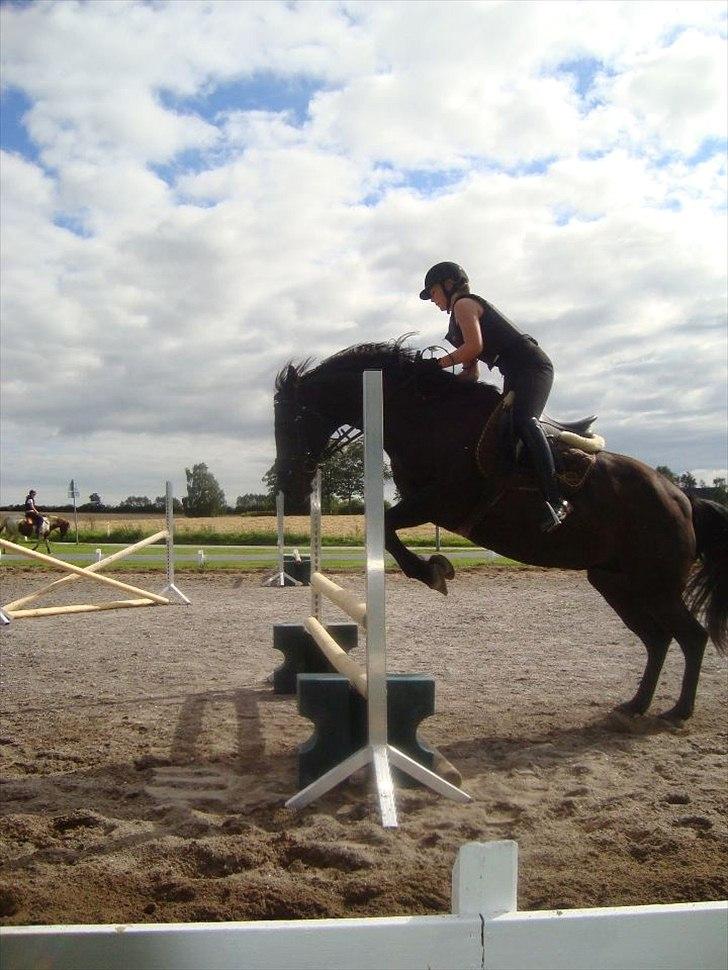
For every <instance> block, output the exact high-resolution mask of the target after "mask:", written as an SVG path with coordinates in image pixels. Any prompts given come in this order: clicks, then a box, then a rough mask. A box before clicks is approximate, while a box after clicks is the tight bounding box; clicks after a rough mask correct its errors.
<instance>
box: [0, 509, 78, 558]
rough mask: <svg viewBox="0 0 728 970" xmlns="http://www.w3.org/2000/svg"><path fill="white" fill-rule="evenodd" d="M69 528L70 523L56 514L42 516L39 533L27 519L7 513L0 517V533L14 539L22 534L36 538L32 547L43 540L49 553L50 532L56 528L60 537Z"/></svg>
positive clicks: (36, 546) (28, 537)
mask: <svg viewBox="0 0 728 970" xmlns="http://www.w3.org/2000/svg"><path fill="white" fill-rule="evenodd" d="M70 528H71V523H70V522H69V521H68V520H67V519H62V518H60V517H59V516H57V515H51V516H45V515H44V516H43V522H42V524H41V527H40V534H38V533H36V531H35V526H34V524H33V523H32V522H30V521H29V520H28V519H11V518H10V516H9V515H4V516H2V518H0V535H1V534H2V533H3V532H5V533H7V535H10V536H13V537H14V538H16V539H17V538H19V537H20V536H24V537H25V538H26V539H37V540H38V541H37V542H36V544H35V545H34V546H33V549H37V548H38V546H39V545H40V544H41V542H44V543H45V547H46V549H47V551H48V552H49V553H50V551H51V546H50V541H49V537H50V535H51V533H52V532H55V531H56V530H58V532H59V533H60V535H61V538H63V537H64V536H65V534H66V533H67V532H68V530H69V529H70Z"/></svg>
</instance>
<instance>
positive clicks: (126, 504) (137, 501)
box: [120, 495, 152, 509]
mask: <svg viewBox="0 0 728 970" xmlns="http://www.w3.org/2000/svg"><path fill="white" fill-rule="evenodd" d="M151 504H152V503H151V501H150V500H149V499H148V498H147V496H146V495H128V496H127V497H126V498H125V499H124V501H123V502H121V503H120V507H121V508H127V509H146V508H149V506H150V505H151Z"/></svg>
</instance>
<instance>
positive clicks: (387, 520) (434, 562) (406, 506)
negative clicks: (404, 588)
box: [384, 497, 455, 596]
mask: <svg viewBox="0 0 728 970" xmlns="http://www.w3.org/2000/svg"><path fill="white" fill-rule="evenodd" d="M431 515H432V508H431V507H429V506H428V504H427V503H426V502H425V501H423V499H422V497H419V498H414V499H403V500H402V501H401V502H398V503H397V505H393V506H392V508H391V509H387V510H386V511H385V513H384V545H385V548H386V550H387V552H388V553H389V554H390V555H391V556H392V557H393V558H394V559H395V561H396V563H397V565H398V566H399V568H400V569H401V570H402V572H403V573H404V574H405V576H409V577H410V579H419V580H420V582H422V583H424V584H425V586H429V587H430V589H436V590H437V591H438V592H440V593H442V594H443V595H444V596H447V580H448V579H452V578H453V577H454V576H455V570H454V569H453V568H452V563H451V562H450V560H449V559H446V558H445V556H440V555H435V556H429V557H428V558H427V559H423V558H422V556H418V555H416V553H414V552H412V551H411V550H410V549H408V548H407V546H405V545H404V543H403V542H402V540H401V539H400V538H399V536H398V535H397V530H398V529H411V528H414V526H418V525H423V524H424V523H425V522H430V521H431V518H430V517H431Z"/></svg>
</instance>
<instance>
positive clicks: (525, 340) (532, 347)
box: [445, 293, 551, 377]
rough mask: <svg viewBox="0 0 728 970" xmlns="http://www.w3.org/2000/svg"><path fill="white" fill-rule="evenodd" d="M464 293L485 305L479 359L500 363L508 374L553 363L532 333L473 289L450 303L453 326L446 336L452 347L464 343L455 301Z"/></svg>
mask: <svg viewBox="0 0 728 970" xmlns="http://www.w3.org/2000/svg"><path fill="white" fill-rule="evenodd" d="M464 297H470V299H471V300H475V302H476V303H478V304H479V305H480V306H481V307H482V312H481V314H480V332H481V334H482V336H483V350H482V352H481V353H480V354H478V360H482V361H484V362H485V363H486V364H487V365H488V367H489V368H490V369H491V370H492V369H493V368H494V367H497V368H498V370H499V371H500V372H501V374H503V376H504V377H507V376H508V374H509V373H512V372H513V371H514V370H516V369H520V368H521V367H524V366H526V367H527V366H529V365H530V366H534V365H535V366H543V365H544V364H545V363H548V364H550V363H551V362H550V361H549V358H548V357H547V355H546V354H545V353H544V351H543V350H542V349H541V348H540V347H539V345H538V343H537V342H536V340H534V338H533V337H531V336H529V335H528V334H527V333H523V332H522V331H521V330H519V329H518V327H517V326H516V325H515V323H511V321H510V320H509V319H508V317H506V316H504V315H503V314H502V313H501V312H500V310H497V309H496V308H495V307H494V306H493V305H492V303H488V301H487V300H484V299H483V297H482V296H476V295H475V294H474V293H463V295H462V296H458V297H456V299H455V300H454V302H453V305H452V307H451V313H450V326H449V327H448V331H447V333H446V334H445V340H447V341H448V342H449V343H451V344H452V345H453V347H462V345H463V344H464V343H465V340H464V339H463V335H462V332H461V330H460V327H459V326H458V324H457V321H456V319H455V304H456V303H457V301H458V300H462V299H463V298H464Z"/></svg>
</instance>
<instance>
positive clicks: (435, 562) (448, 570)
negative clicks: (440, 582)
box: [429, 555, 455, 579]
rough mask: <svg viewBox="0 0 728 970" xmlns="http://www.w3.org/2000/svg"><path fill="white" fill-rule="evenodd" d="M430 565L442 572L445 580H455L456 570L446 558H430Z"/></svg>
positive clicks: (437, 556) (438, 556)
mask: <svg viewBox="0 0 728 970" xmlns="http://www.w3.org/2000/svg"><path fill="white" fill-rule="evenodd" d="M429 562H430V565H432V566H435V568H436V569H438V571H440V570H441V571H442V575H443V576H444V577H445V579H455V570H454V569H453V566H452V563H451V562H450V560H449V559H448V558H447V557H446V556H440V555H436V556H430V559H429Z"/></svg>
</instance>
